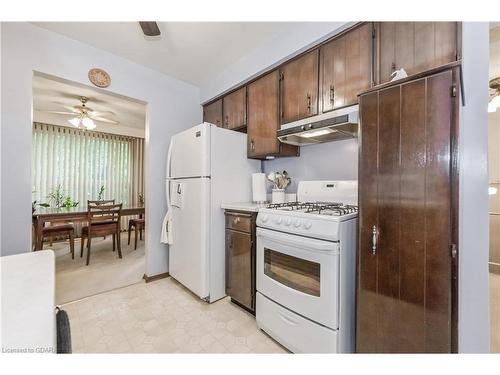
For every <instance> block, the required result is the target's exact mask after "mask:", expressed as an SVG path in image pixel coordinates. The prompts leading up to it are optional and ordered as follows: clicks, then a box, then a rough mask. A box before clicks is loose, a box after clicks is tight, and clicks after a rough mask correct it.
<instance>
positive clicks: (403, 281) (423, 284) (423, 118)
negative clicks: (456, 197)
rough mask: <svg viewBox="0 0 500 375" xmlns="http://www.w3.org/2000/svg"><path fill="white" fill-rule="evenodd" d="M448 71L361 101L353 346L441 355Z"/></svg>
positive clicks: (448, 211)
mask: <svg viewBox="0 0 500 375" xmlns="http://www.w3.org/2000/svg"><path fill="white" fill-rule="evenodd" d="M452 85H453V73H452V71H451V70H446V71H443V72H441V73H437V74H435V75H431V76H428V77H425V78H421V79H418V80H414V81H408V82H405V83H403V84H400V85H394V86H391V87H389V88H385V89H382V90H380V91H374V92H371V93H368V94H366V95H363V96H362V97H361V99H360V131H361V137H360V139H361V151H360V161H359V163H360V164H359V206H360V212H359V220H360V228H359V248H358V292H357V341H356V346H357V351H358V352H382V353H397V352H405V353H421V352H427V353H447V352H451V351H452V350H455V349H454V347H453V344H452V337H453V335H454V334H455V333H454V332H453V330H454V329H456V328H454V327H453V324H452V310H453V309H454V307H453V301H452V290H453V288H452V287H453V284H452V283H453V281H452V279H453V274H452V264H453V258H452V254H451V251H450V246H451V244H452V243H453V242H454V241H455V240H456V239H453V238H452V235H451V234H452V233H453V228H452V219H451V218H452V216H453V211H452V195H451V184H450V181H451V179H452V171H451V163H450V160H452V159H454V156H453V155H452V147H451V133H452V128H453V126H454V125H453V121H455V117H454V115H453V113H452V108H454V105H455V104H454V101H455V100H456V98H453V97H452V95H451V87H452Z"/></svg>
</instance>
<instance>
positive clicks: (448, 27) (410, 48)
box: [376, 22, 461, 84]
mask: <svg viewBox="0 0 500 375" xmlns="http://www.w3.org/2000/svg"><path fill="white" fill-rule="evenodd" d="M460 25H461V24H460V23H458V22H378V23H377V24H376V30H377V32H376V35H377V36H376V37H377V43H376V45H377V48H376V54H377V55H378V56H377V58H376V60H377V61H378V83H379V84H380V83H385V82H388V81H390V80H391V74H392V73H393V72H394V71H395V70H398V69H401V68H404V70H405V71H406V73H408V75H412V74H416V73H419V72H423V71H426V70H429V69H432V68H435V67H438V66H440V65H445V64H447V63H450V62H452V61H456V60H459V59H460V55H461V53H460V37H459V35H460V32H459V31H460Z"/></svg>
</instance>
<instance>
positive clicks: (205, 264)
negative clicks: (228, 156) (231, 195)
mask: <svg viewBox="0 0 500 375" xmlns="http://www.w3.org/2000/svg"><path fill="white" fill-rule="evenodd" d="M170 192H171V203H172V204H171V206H170V209H171V210H172V231H173V243H172V244H171V245H170V246H169V272H170V275H171V276H172V277H173V278H174V279H176V280H177V281H179V282H180V283H181V284H183V285H184V286H185V287H187V288H188V289H190V290H191V291H192V292H193V293H195V294H196V295H198V296H199V297H200V298H205V297H207V296H208V295H209V294H210V289H209V271H210V269H209V243H210V241H209V239H210V238H209V230H210V223H209V200H210V179H209V178H184V179H181V180H171V181H170ZM174 195H175V197H174ZM174 202H182V204H178V205H174V204H173V203H174Z"/></svg>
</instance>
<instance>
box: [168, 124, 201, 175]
mask: <svg viewBox="0 0 500 375" xmlns="http://www.w3.org/2000/svg"><path fill="white" fill-rule="evenodd" d="M169 159H170V165H167V178H173V179H175V178H190V177H205V176H210V125H209V124H207V123H203V124H200V125H197V126H194V127H192V128H189V129H187V130H184V131H183V132H180V133H177V134H176V135H174V136H173V137H172V143H171V149H170V158H169ZM168 169H170V171H169V170H168ZM169 172H170V173H169Z"/></svg>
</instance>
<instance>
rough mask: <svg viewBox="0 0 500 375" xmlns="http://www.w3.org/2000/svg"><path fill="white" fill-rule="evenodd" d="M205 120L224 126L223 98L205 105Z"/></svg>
mask: <svg viewBox="0 0 500 375" xmlns="http://www.w3.org/2000/svg"><path fill="white" fill-rule="evenodd" d="M203 121H205V122H209V123H211V124H214V125H217V126H219V127H221V126H222V99H219V100H217V101H215V102H213V103H210V104H207V105H204V106H203Z"/></svg>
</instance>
